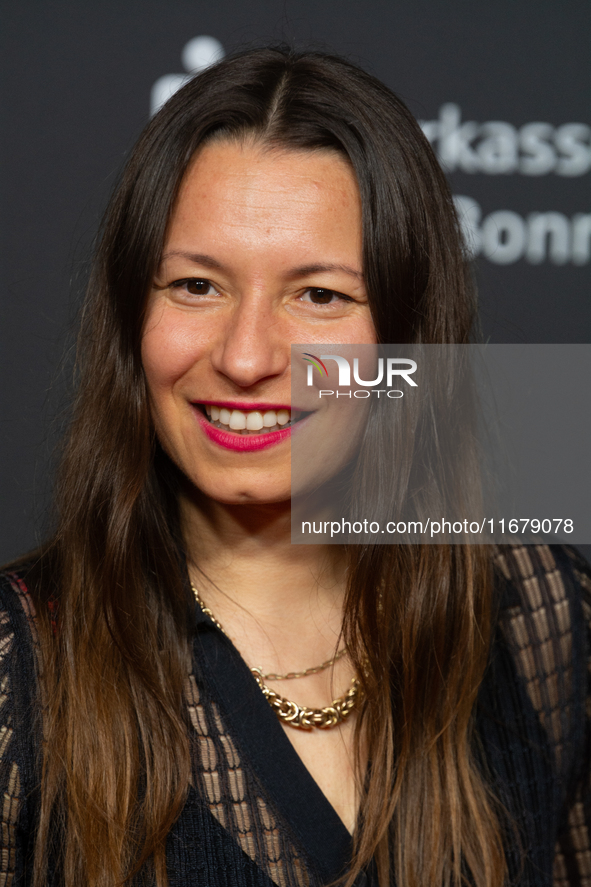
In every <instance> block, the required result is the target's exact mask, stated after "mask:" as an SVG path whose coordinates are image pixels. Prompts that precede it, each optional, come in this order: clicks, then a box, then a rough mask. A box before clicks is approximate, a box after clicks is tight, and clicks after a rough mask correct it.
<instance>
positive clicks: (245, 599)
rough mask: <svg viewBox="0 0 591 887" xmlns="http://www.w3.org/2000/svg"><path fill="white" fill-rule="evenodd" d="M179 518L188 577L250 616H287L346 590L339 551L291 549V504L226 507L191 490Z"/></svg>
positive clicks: (305, 547)
mask: <svg viewBox="0 0 591 887" xmlns="http://www.w3.org/2000/svg"><path fill="white" fill-rule="evenodd" d="M181 518H182V525H183V533H184V537H185V541H186V544H187V549H188V553H189V568H190V572H191V575H192V577H193V579H194V580H199V577H201V581H200V583H199V584H201V587H202V589H203V592H204V595H206V596H208V588H209V586H211V591H210V592H209V596H210V597H211V595H212V594H216V592H215V591H214V587H217V593H219V592H220V591H222V592H225V593H226V594H227V595H229V596H230V597H232V598H235V599H236V600H237V602H239V603H240V604H241V605H242V606H243V607H245V608H246V609H248V610H249V611H250V612H253V613H258V614H259V615H261V616H262V615H264V613H267V614H268V615H271V614H272V613H273V612H274V611H277V612H278V613H281V614H283V616H285V613H286V607H287V609H288V610H290V611H292V610H293V609H294V608H296V607H297V606H298V605H302V604H305V603H306V602H308V601H309V599H310V597H311V596H315V595H320V596H322V595H323V593H324V592H326V594H327V595H328V596H329V597H334V589H335V588H337V587H338V588H339V589H342V587H343V585H344V564H343V561H344V559H343V555H342V550H341V548H340V546H324V545H292V543H291V522H290V503H289V502H280V503H275V504H270V505H225V504H222V503H219V502H214V501H212V500H211V499H207V498H206V497H204V496H202V495H201V494H200V493H199V492H198V491H195V490H194V489H193V490H188V491H184V492H183V493H182V495H181ZM216 596H217V595H216Z"/></svg>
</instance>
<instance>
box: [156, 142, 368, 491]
mask: <svg viewBox="0 0 591 887" xmlns="http://www.w3.org/2000/svg"><path fill="white" fill-rule="evenodd" d="M375 341H376V337H375V330H374V326H373V323H372V320H371V316H370V311H369V305H368V302H367V295H366V291H365V285H364V281H363V277H362V235H361V202H360V197H359V191H358V187H357V183H356V180H355V177H354V175H353V172H352V170H351V168H350V167H349V165H348V164H347V163H346V161H345V160H344V159H343V158H342V157H341V156H340V155H339V154H337V153H336V152H331V151H301V152H300V151H284V150H277V149H273V150H268V149H267V150H266V149H264V148H262V147H261V146H260V145H256V144H235V143H230V142H217V143H211V144H209V145H206V146H205V147H204V148H203V149H202V150H201V151H200V152H199V154H198V155H197V156H196V157H195V158H194V160H193V161H192V163H191V165H190V167H189V169H188V171H187V173H186V175H185V178H184V180H183V183H182V186H181V189H180V193H179V197H178V200H177V203H176V206H175V209H174V212H173V214H172V219H171V223H170V226H169V230H168V235H167V238H166V243H165V246H164V251H163V257H162V262H161V265H160V268H159V269H158V273H157V276H156V279H155V281H154V285H153V288H152V291H151V293H150V296H149V301H148V310H147V315H146V322H145V326H144V333H143V341H142V360H143V366H144V370H145V374H146V379H147V384H148V389H149V393H150V399H151V409H152V415H153V418H154V422H155V426H156V431H157V434H158V438H159V440H160V442H161V444H162V446H163V448H164V450H165V451H166V452H167V453H168V455H169V456H170V457H171V458H172V459H173V461H174V462H175V463H176V464H177V465H178V466H179V468H180V469H181V470H182V471H183V473H184V474H185V475H186V476H187V477H188V478H189V479H190V480H191V481H192V483H193V484H195V486H196V487H198V488H199V489H200V490H201V491H202V492H203V493H205V494H206V495H207V496H209V497H211V498H212V499H214V500H217V501H218V502H224V503H229V504H230V503H231V504H249V503H250V504H255V503H271V502H282V501H285V500H287V499H289V496H290V437H291V434H292V418H293V433H295V434H297V433H298V421H297V416H296V415H294V416H293V417H292V416H291V412H290V410H291V385H290V346H291V345H292V343H293V344H296V343H306V344H312V343H315V342H317V343H335V344H337V343H374V342H375ZM296 406H297V405H296V404H294V407H296ZM315 418H316V416H315V414H312V415H311V416H308V417H307V418H304V419H303V420H302V419H300V420H299V421H301V422H302V427H303V423H304V422H306V423H307V422H310V421H311V420H314V419H315Z"/></svg>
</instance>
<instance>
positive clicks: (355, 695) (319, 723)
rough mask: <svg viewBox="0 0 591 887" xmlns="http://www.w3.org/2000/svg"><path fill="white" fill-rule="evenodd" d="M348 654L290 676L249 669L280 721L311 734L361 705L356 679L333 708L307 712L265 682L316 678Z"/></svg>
mask: <svg viewBox="0 0 591 887" xmlns="http://www.w3.org/2000/svg"><path fill="white" fill-rule="evenodd" d="M191 588H192V590H193V594H194V595H195V600H196V601H197V603H198V604H199V606H200V607H201V610H202V611H203V612H204V613H205V615H206V616H209V618H210V619H211V621H212V622H213V624H214V625H215V626H216V628H219V630H220V631H221V632H222V634H225V635H226V637H227V638H229V635H228V633H227V632H226V631H225V630H224V628H222V625H221V623H220V622H218V620H217V619H216V618H215V616H214V615H213V613H212V611H211V610H210V609H209V607H206V606H205V604H204V603H203V601H202V600H201V598H200V597H199V592H198V591H197V589H196V588H195V586H194V585H193V583H192V582H191ZM345 652H346V647H344V648H343V649H342V650H339V652H338V653H336V654H335V656H333V657H332V659H327V661H326V662H323V663H322V665H317V666H314V667H313V668H308V669H306V671H303V672H289V673H288V674H287V675H274V674H273V673H271V674H263V672H262V669H260V668H256V667H250V666H249V667H250V670H251V672H252V674H253V676H254V679H255V681H256V682H257V684H258V686H259V688H260V690H261V692H262V694H263V696H264V697H265V699H266V700H267V702H268V703H269V705H270V706H271V708H272V709H273V711H274V712H275V714H276V715H277V717H278V718H279V720H280V721H283V723H284V724H289V726H290V727H296V728H298V729H299V730H312V729H313V728H314V727H317V728H318V729H320V730H328V729H330V728H331V727H336V726H337V725H338V724H342V723H343V721H345V720H346V719H347V718H348V717H349V715H350V714H351V712H352V711H353V709H354V708H355V707H356V706H357V704H358V703H359V701H360V699H361V685H360V683H359V680H358V679H357V678H353V679H352V681H351V686H350V687H349V689H348V690H347V692H346V693H344V694H343V696H339V697H338V699H333V701H332V702H331V704H330V705H327V706H325V707H324V708H308V707H307V706H305V705H298V704H297V702H292V701H291V700H290V699H286V698H285V696H281V695H280V694H279V693H276V692H275V690H272V689H271V688H270V687H268V686H267V685H266V684H265V678H266V679H267V680H286V679H287V678H288V677H294V678H295V677H305V676H306V675H308V674H317V673H318V672H320V671H323V670H324V669H325V668H328V667H329V665H332V664H333V663H334V662H336V661H337V659H340V658H341V656H343V655H344V654H345Z"/></svg>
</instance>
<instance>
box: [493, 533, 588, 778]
mask: <svg viewBox="0 0 591 887" xmlns="http://www.w3.org/2000/svg"><path fill="white" fill-rule="evenodd" d="M493 562H494V566H495V569H496V574H497V580H498V586H499V590H500V594H499V619H498V627H499V634H498V637H499V638H500V639H501V640H502V643H503V644H504V645H505V646H506V648H507V649H508V651H509V653H510V657H511V659H512V660H513V663H514V667H515V671H516V672H517V675H518V678H519V679H520V681H521V683H522V685H523V686H524V689H525V690H526V693H527V697H528V698H529V701H530V702H531V705H532V708H533V711H534V712H535V715H536V719H537V720H538V723H539V724H540V725H541V726H542V727H543V730H544V733H545V734H546V736H547V738H548V740H549V742H550V745H551V747H552V750H553V752H554V755H553V757H554V759H555V764H556V766H557V767H558V769H559V770H560V771H562V773H563V775H564V776H566V773H568V772H570V773H572V772H573V768H574V769H576V767H577V762H578V761H580V759H581V753H582V749H583V744H584V742H585V730H586V726H585V722H586V708H587V695H588V674H589V672H588V667H589V656H590V624H591V567H590V566H589V564H588V563H587V562H586V561H585V559H584V558H583V557H582V556H581V555H580V554H579V552H577V551H576V549H574V548H571V547H569V546H562V545H506V546H501V547H498V548H495V550H494V553H493Z"/></svg>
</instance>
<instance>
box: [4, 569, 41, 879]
mask: <svg viewBox="0 0 591 887" xmlns="http://www.w3.org/2000/svg"><path fill="white" fill-rule="evenodd" d="M25 574H26V570H17V571H16V570H15V571H12V570H6V571H3V572H0V794H1V795H2V798H3V803H2V805H1V809H0V883H2V884H4V883H6V884H9V883H11V882H12V879H13V878H14V879H16V880H17V881H18V883H20V880H19V878H20V875H21V874H22V871H21V869H22V864H23V863H22V857H23V854H21V852H20V850H21V849H22V846H23V842H25V843H26V836H27V835H28V834H29V833H30V827H31V822H32V821H33V819H34V816H35V814H34V809H33V808H34V798H35V790H36V786H37V784H38V754H37V752H38V748H39V744H38V736H39V730H40V725H39V719H40V714H41V706H40V705H39V704H38V699H37V668H36V663H35V646H36V632H35V611H34V607H33V603H32V600H31V596H30V594H29V590H28V588H27V585H26V582H25V579H24V577H25ZM3 879H4V880H3Z"/></svg>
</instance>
